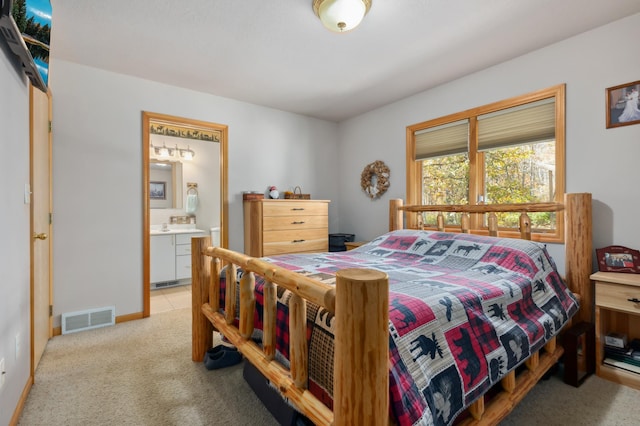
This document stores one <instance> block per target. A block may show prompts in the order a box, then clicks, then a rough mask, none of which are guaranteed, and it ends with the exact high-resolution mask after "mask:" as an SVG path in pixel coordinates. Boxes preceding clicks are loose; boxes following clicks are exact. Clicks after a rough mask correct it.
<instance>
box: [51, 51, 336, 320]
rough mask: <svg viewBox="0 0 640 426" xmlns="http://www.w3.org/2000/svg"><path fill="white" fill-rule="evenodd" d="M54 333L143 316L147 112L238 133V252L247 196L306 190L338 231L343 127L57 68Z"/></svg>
mask: <svg viewBox="0 0 640 426" xmlns="http://www.w3.org/2000/svg"><path fill="white" fill-rule="evenodd" d="M50 85H51V88H52V92H53V121H54V126H53V144H54V147H53V205H54V222H53V232H54V240H53V241H54V243H53V244H54V246H53V249H54V259H53V271H54V323H55V324H59V321H60V318H59V316H60V314H61V313H65V312H72V311H76V310H82V309H89V308H94V307H101V306H109V305H115V306H116V315H126V314H130V313H135V312H141V311H142V199H141V196H142V155H148V147H147V146H145V147H144V148H143V147H142V131H141V128H142V124H141V121H142V120H141V116H142V111H150V112H156V113H163V114H170V115H175V116H180V117H187V118H192V119H196V120H203V121H209V122H213V123H219V124H226V125H228V126H229V141H228V142H229V146H228V147H229V233H230V238H229V246H230V248H231V249H234V250H239V251H242V250H243V234H242V232H243V223H242V195H241V193H242V191H245V190H260V191H262V190H265V189H266V187H267V186H268V185H276V186H278V187H279V188H281V189H286V188H288V187H294V186H295V185H301V186H302V188H303V189H304V190H305V192H309V193H311V194H312V196H313V197H314V198H318V199H320V198H322V199H330V200H332V203H331V205H330V210H329V214H330V221H331V224H330V229H334V228H336V227H337V214H336V212H337V210H338V205H337V204H338V202H337V199H338V190H339V187H338V166H337V165H336V163H335V159H336V158H337V156H338V151H337V139H338V133H337V125H336V124H335V123H330V122H326V121H322V120H317V119H312V118H309V117H304V116H300V115H295V114H291V113H286V112H282V111H277V110H273V109H269V108H264V107H260V106H256V105H251V104H247V103H242V102H237V101H233V100H229V99H224V98H220V97H216V96H211V95H206V94H203V93H198V92H194V91H189V90H184V89H179V88H176V87H171V86H167V85H163V84H159V83H155V82H151V81H147V80H141V79H138V78H133V77H128V76H124V75H120V74H114V73H111V72H106V71H102V70H98V69H94V68H89V67H85V66H80V65H77V64H74V63H70V62H66V61H62V60H56V59H55V57H54V58H52V59H51V64H50Z"/></svg>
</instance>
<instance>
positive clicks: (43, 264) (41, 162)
mask: <svg viewBox="0 0 640 426" xmlns="http://www.w3.org/2000/svg"><path fill="white" fill-rule="evenodd" d="M29 92H30V94H31V96H30V113H29V122H30V127H31V132H30V144H31V158H30V169H31V170H30V174H31V192H32V194H31V234H32V239H31V259H32V262H31V283H32V284H31V285H32V287H31V292H32V306H31V315H32V327H31V333H32V342H33V343H32V344H33V358H32V362H31V365H32V374H33V372H34V371H35V369H36V367H37V366H38V363H39V362H40V358H41V357H42V353H43V352H44V348H45V346H46V345H47V342H48V341H49V338H50V337H51V331H52V322H51V315H50V306H51V304H52V297H51V238H50V236H51V224H50V213H51V132H50V128H49V122H50V118H51V117H50V101H49V96H48V94H46V93H44V92H42V91H40V90H38V89H36V88H34V87H31V88H30V90H29Z"/></svg>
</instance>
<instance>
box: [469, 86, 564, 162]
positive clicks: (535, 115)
mask: <svg viewBox="0 0 640 426" xmlns="http://www.w3.org/2000/svg"><path fill="white" fill-rule="evenodd" d="M555 129H556V103H555V98H549V99H542V100H540V101H536V102H531V103H528V104H525V105H519V106H516V107H512V108H507V109H504V110H501V111H496V112H492V113H489V114H484V115H480V116H478V150H479V151H486V150H489V149H494V148H501V147H505V146H514V145H523V144H528V143H534V142H543V141H552V140H555V136H556V135H555Z"/></svg>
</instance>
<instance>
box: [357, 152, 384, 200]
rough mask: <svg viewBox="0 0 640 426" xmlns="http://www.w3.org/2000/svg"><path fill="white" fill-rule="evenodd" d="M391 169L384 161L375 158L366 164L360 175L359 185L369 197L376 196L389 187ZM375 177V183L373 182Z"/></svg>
mask: <svg viewBox="0 0 640 426" xmlns="http://www.w3.org/2000/svg"><path fill="white" fill-rule="evenodd" d="M390 174H391V171H390V170H389V167H387V165H386V164H384V162H382V161H380V160H377V161H374V162H373V163H370V164H367V165H366V166H365V167H364V170H363V171H362V175H360V186H361V187H362V190H363V191H364V192H365V193H366V194H367V195H368V196H369V197H370V198H372V199H373V198H378V197H380V196H381V195H382V194H384V193H385V192H387V189H388V188H389V184H390V182H389V175H390ZM374 177H375V184H374Z"/></svg>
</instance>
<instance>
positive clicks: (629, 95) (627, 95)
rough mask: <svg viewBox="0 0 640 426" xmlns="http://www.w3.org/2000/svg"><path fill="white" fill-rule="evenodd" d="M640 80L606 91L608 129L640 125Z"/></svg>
mask: <svg viewBox="0 0 640 426" xmlns="http://www.w3.org/2000/svg"><path fill="white" fill-rule="evenodd" d="M639 93H640V80H638V81H634V82H631V83H625V84H620V85H618V86H613V87H609V88H607V89H606V96H605V98H606V102H607V106H606V110H607V129H610V128H612V127H620V126H629V125H631V124H638V123H640V101H639V100H638V94H639Z"/></svg>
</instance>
